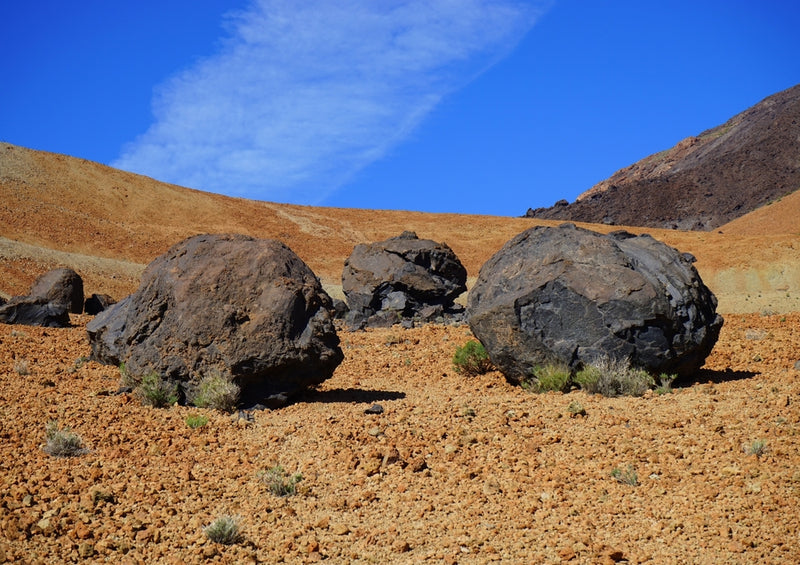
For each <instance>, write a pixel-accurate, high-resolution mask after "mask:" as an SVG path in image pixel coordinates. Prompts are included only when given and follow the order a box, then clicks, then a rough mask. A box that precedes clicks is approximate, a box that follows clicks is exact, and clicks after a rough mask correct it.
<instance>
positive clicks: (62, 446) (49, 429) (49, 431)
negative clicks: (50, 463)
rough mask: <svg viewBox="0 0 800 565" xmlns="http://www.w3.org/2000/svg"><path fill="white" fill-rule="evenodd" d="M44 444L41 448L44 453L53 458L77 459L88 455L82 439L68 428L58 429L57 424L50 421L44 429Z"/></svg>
mask: <svg viewBox="0 0 800 565" xmlns="http://www.w3.org/2000/svg"><path fill="white" fill-rule="evenodd" d="M45 439H46V443H45V444H44V446H43V447H42V450H44V452H45V453H47V454H48V455H52V456H53V457H77V456H79V455H84V454H85V453H88V452H89V450H88V449H86V448H85V447H84V445H83V438H81V436H79V435H78V434H76V433H75V432H73V431H72V430H70V429H69V428H63V429H59V427H58V422H57V421H55V420H51V421H50V422H48V423H47V426H46V427H45Z"/></svg>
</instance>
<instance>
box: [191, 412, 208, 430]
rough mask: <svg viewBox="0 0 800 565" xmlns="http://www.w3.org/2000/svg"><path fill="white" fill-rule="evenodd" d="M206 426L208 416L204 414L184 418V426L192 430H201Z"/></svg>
mask: <svg viewBox="0 0 800 565" xmlns="http://www.w3.org/2000/svg"><path fill="white" fill-rule="evenodd" d="M206 424H208V416H206V415H204V414H189V415H188V416H186V425H187V426H189V427H190V428H192V429H193V430H195V429H197V428H202V427H203V426H205V425H206Z"/></svg>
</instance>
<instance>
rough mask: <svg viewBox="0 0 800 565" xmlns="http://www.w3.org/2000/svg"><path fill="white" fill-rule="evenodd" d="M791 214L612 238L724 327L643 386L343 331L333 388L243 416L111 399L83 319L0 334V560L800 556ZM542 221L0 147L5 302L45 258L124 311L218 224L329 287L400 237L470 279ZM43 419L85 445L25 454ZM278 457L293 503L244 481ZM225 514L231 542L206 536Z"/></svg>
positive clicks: (35, 446) (779, 205)
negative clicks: (478, 366) (324, 201)
mask: <svg viewBox="0 0 800 565" xmlns="http://www.w3.org/2000/svg"><path fill="white" fill-rule="evenodd" d="M798 214H800V196H797V195H791V196H790V197H786V198H784V199H782V200H781V201H779V202H775V203H773V204H771V205H770V206H766V207H764V208H761V209H759V210H757V211H756V212H753V213H751V214H748V215H747V216H745V217H743V218H740V219H739V220H736V221H735V222H732V223H731V224H729V225H726V226H723V227H721V228H720V229H719V230H718V231H715V232H713V233H709V232H704V233H692V232H680V231H661V230H654V229H648V230H642V229H639V228H631V229H632V230H634V231H638V232H641V231H648V232H650V233H651V234H653V235H654V236H656V237H658V238H659V239H662V240H664V241H665V242H667V243H669V244H671V245H674V246H676V247H678V248H679V249H681V250H682V251H689V252H691V253H693V254H694V255H696V256H697V258H698V262H697V267H698V270H699V271H700V273H701V275H702V276H703V279H704V280H705V281H706V283H707V284H708V285H709V286H710V287H711V289H712V290H713V291H714V292H715V293H716V294H717V296H718V297H719V299H720V308H719V310H720V311H721V312H722V313H723V314H724V315H725V318H726V323H725V326H724V328H723V330H722V335H721V337H720V341H719V342H718V344H717V346H716V347H715V349H714V351H713V353H712V355H711V357H710V358H709V359H708V362H707V364H706V367H705V369H704V370H703V371H701V372H700V373H699V374H698V375H696V376H695V377H694V378H693V379H691V380H689V381H686V382H683V383H677V384H676V390H675V392H674V393H672V394H663V395H656V394H648V395H647V396H646V397H644V398H613V399H612V398H603V397H599V396H590V395H587V394H585V393H584V392H581V391H573V392H570V393H568V394H554V393H549V394H541V395H537V394H532V393H530V392H526V391H524V390H522V389H520V388H517V387H512V386H510V385H508V384H507V383H506V382H505V380H504V379H503V377H502V375H500V374H499V373H496V372H493V373H490V374H487V375H484V376H480V377H475V378H465V377H463V376H461V375H458V374H457V373H455V372H454V370H453V368H452V366H451V359H452V355H453V352H454V351H455V348H456V347H457V346H459V345H462V344H463V343H464V342H466V341H467V340H469V339H470V338H471V335H470V333H469V330H468V329H467V328H466V327H463V326H462V327H441V326H428V327H425V328H419V329H414V330H401V329H397V328H394V329H388V330H380V331H377V330H376V331H368V332H358V333H348V332H345V331H341V332H340V337H341V339H342V345H343V350H344V352H345V360H344V362H343V363H342V365H341V366H340V367H339V368H338V369H337V370H336V372H335V373H334V375H333V377H332V378H331V379H330V380H328V381H327V382H325V383H324V384H323V385H322V386H320V387H319V389H318V390H316V391H313V392H309V393H308V394H307V395H306V396H305V397H303V398H302V399H300V401H299V402H297V403H294V404H292V405H290V406H288V407H286V408H284V409H281V410H277V411H264V412H257V413H255V414H254V417H253V421H252V422H247V421H239V420H236V419H235V418H234V417H231V416H230V415H227V414H223V413H220V412H214V411H211V410H199V409H195V408H188V407H180V406H173V407H170V408H168V409H153V408H147V407H144V406H142V405H140V404H139V403H138V401H136V400H135V399H133V398H131V397H130V395H127V394H123V395H116V394H113V392H114V391H116V390H117V388H118V386H119V372H118V369H117V368H114V367H106V366H101V365H99V364H96V363H94V362H86V361H84V358H85V357H86V356H88V355H89V345H88V342H87V339H86V332H85V328H84V326H85V323H86V322H87V321H88V319H89V318H88V317H85V316H73V323H74V327H72V328H67V329H42V328H33V327H24V326H7V325H0V450H2V451H1V452H0V563H2V562H4V561H5V562H20V563H69V562H77V561H82V562H83V561H85V562H108V563H199V562H208V563H248V562H262V563H275V562H280V561H284V562H287V563H306V562H315V561H320V560H327V561H328V562H331V563H419V562H430V563H486V562H500V563H559V562H574V563H603V562H613V561H618V562H629V563H776V564H778V563H781V564H782V563H797V562H800V517H799V516H798V514H797V500H798V495H800V455H798V445H800V436H799V435H798V433H799V431H800V408H799V406H800V372H798V370H797V369H796V367H795V364H796V363H797V361H798V359H800V302H799V301H798V300H799V299H800V242H798V227H797V225H798V224H797V220H796V218H797V217H798ZM542 223H545V222H535V221H532V220H528V219H520V218H497V217H489V216H459V215H455V214H422V213H414V212H389V211H368V210H339V209H324V208H309V207H302V206H289V205H281V204H270V203H259V202H252V201H246V200H239V199H231V198H225V197H221V196H215V195H210V194H205V193H202V192H197V191H191V190H188V189H185V188H181V187H175V186H170V185H165V184H162V183H158V182H157V181H154V180H152V179H147V178H145V177H139V176H137V175H130V174H127V173H122V172H120V171H115V170H113V169H109V168H108V167H103V166H102V165H98V164H96V163H90V162H87V161H82V160H79V159H73V158H70V157H65V156H60V155H52V154H47V153H41V152H35V151H30V150H27V149H23V148H19V147H14V146H10V145H6V144H0V291H2V293H3V294H5V295H6V296H8V295H13V294H23V293H25V292H26V291H27V289H28V287H29V285H30V283H31V282H32V281H33V279H34V278H35V277H36V276H38V275H39V274H41V273H42V272H44V271H45V270H46V269H48V268H52V267H55V266H61V265H65V266H70V267H73V268H76V270H78V272H79V273H80V274H81V275H82V276H83V277H84V280H85V282H86V290H87V292H106V293H109V294H112V295H114V296H116V297H121V296H123V295H124V294H127V293H129V292H131V291H132V290H134V289H135V288H136V286H137V284H138V278H139V275H140V273H141V270H142V269H143V267H144V265H145V264H146V263H148V262H149V261H150V260H152V259H153V258H154V257H155V256H157V255H158V254H160V253H161V252H163V251H164V250H166V248H167V247H169V246H170V245H172V244H173V243H175V242H177V241H178V240H180V239H181V238H183V237H186V236H189V235H192V234H194V233H199V232H226V231H227V232H242V233H247V234H250V235H254V236H260V237H274V238H277V239H281V240H282V241H285V242H286V243H287V244H288V245H289V246H290V247H291V248H292V249H294V250H295V251H296V252H297V253H298V254H299V255H300V256H301V257H302V258H303V259H304V260H305V261H306V262H307V263H308V264H309V265H310V266H311V267H312V268H313V269H314V271H315V272H316V273H317V274H318V275H319V276H320V278H321V279H322V280H323V282H324V283H326V286H327V287H328V288H329V289H331V291H332V292H335V291H336V286H337V284H338V281H339V277H340V274H341V269H342V264H343V262H344V259H345V258H346V257H347V255H349V253H350V251H351V250H352V247H353V246H354V245H355V244H357V243H362V242H368V241H375V240H379V239H384V238H386V237H389V236H392V235H397V234H399V233H400V232H402V231H403V230H405V229H411V230H416V231H417V232H418V234H419V235H420V237H426V238H431V239H435V240H437V241H446V242H447V243H448V244H450V246H451V247H452V248H453V249H454V250H455V251H456V253H457V254H458V255H459V257H460V258H461V259H462V261H463V262H464V264H465V266H466V267H467V269H468V272H469V275H470V277H471V279H474V277H476V276H477V273H478V269H479V268H480V266H481V265H482V263H483V262H484V261H485V260H486V259H487V258H488V257H489V256H491V254H492V253H494V252H495V251H496V250H497V249H499V248H500V246H502V244H503V243H504V242H505V241H507V240H508V239H509V238H510V237H512V236H513V235H515V234H516V233H518V232H520V231H522V230H523V229H525V228H527V227H529V226H531V225H535V224H542ZM590 227H593V228H594V229H597V230H601V231H608V230H610V229H615V228H611V227H609V226H590ZM719 232H721V233H719ZM770 313H775V314H771V315H767V314H770ZM374 403H380V404H381V405H383V407H384V409H385V411H384V413H383V414H380V415H370V414H365V413H364V411H365V409H366V408H368V407H369V406H370V405H372V404H374ZM573 403H576V404H580V405H582V407H583V408H584V409H585V411H586V415H585V416H577V417H572V414H571V410H570V405H571V404H573ZM190 414H203V415H206V416H207V417H208V418H209V423H208V424H207V425H206V426H204V427H201V428H199V429H196V430H192V429H190V428H189V427H188V426H187V424H186V417H187V416H188V415H190ZM51 420H58V422H59V424H60V425H62V426H69V427H71V428H72V429H73V430H74V431H75V432H77V433H78V434H80V435H81V436H82V438H83V439H84V440H85V443H86V446H87V447H88V449H89V452H88V453H87V454H85V455H83V456H80V457H77V458H69V459H62V458H55V457H51V456H49V455H47V454H46V453H45V452H44V451H42V449H41V445H42V444H43V443H44V441H45V426H46V424H47V423H48V422H49V421H51ZM758 441H763V442H765V445H766V451H765V452H764V453H763V454H762V455H761V456H760V457H759V456H755V455H748V454H747V452H746V450H747V448H749V447H752V446H753V445H754V442H758ZM278 464H280V465H281V466H283V467H284V468H285V469H286V470H288V471H289V472H292V473H294V472H298V473H301V474H302V475H303V480H302V481H301V482H300V484H299V486H300V489H299V492H298V494H296V495H295V496H292V497H286V498H279V497H276V496H274V495H272V494H270V493H269V491H268V489H267V487H266V485H265V484H264V483H263V482H262V481H261V480H260V479H259V476H260V473H262V472H263V471H265V470H267V469H270V468H272V467H273V466H275V465H278ZM615 469H616V470H619V471H621V472H623V473H627V472H628V471H629V470H630V472H632V473H635V475H636V479H637V484H636V485H629V484H624V483H622V482H618V481H616V480H615V479H614V478H613V477H612V472H613V471H614V470H615ZM222 515H235V516H239V517H240V520H241V525H242V528H243V532H244V539H243V540H242V541H241V542H240V543H238V544H235V545H232V546H221V545H217V544H214V543H212V542H210V541H208V540H207V539H206V537H205V535H204V533H203V527H204V526H205V525H207V524H209V523H210V522H211V521H212V520H213V519H215V518H216V517H218V516H222Z"/></svg>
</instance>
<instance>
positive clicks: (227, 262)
mask: <svg viewBox="0 0 800 565" xmlns="http://www.w3.org/2000/svg"><path fill="white" fill-rule="evenodd" d="M87 331H88V333H89V341H90V343H91V346H92V356H93V358H95V359H97V360H98V361H100V362H103V363H108V364H115V365H116V364H120V363H125V366H126V372H127V373H128V374H129V375H130V377H131V378H132V379H133V381H134V384H135V383H136V382H137V381H138V380H139V379H141V377H142V376H144V375H146V374H148V373H150V372H153V371H155V372H157V373H158V374H160V375H161V376H162V377H163V378H166V379H168V380H170V381H173V382H177V383H178V384H179V385H180V389H181V390H182V391H184V392H185V391H189V390H192V388H193V387H194V386H195V385H197V383H198V382H199V380H200V379H202V378H203V376H204V375H207V374H214V373H216V374H222V375H226V376H228V377H230V378H232V380H233V381H234V382H235V383H236V384H238V385H239V386H240V388H241V401H242V403H244V404H250V403H256V402H260V401H262V400H264V399H266V398H269V397H276V396H287V395H291V394H292V393H295V392H298V391H300V390H302V389H304V388H306V387H309V386H313V385H316V384H319V383H321V382H322V381H324V380H326V379H328V378H329V377H330V376H331V375H332V374H333V371H334V369H335V368H336V367H337V366H338V365H339V363H340V362H341V361H342V359H343V355H342V351H341V349H340V348H339V338H338V336H337V335H336V330H335V328H334V325H333V312H332V302H331V299H330V297H329V296H328V295H327V294H326V293H325V291H324V290H323V289H322V286H321V285H320V282H319V280H318V279H317V277H316V276H315V275H314V273H313V272H312V271H311V269H309V268H308V266H307V265H306V264H305V263H303V261H302V260H301V259H300V258H299V257H298V256H297V255H295V254H294V253H293V252H292V251H291V250H290V249H289V248H288V247H286V246H285V245H283V244H282V243H280V242H278V241H274V240H260V239H253V238H251V237H247V236H243V235H201V236H195V237H192V238H189V239H187V240H185V241H183V242H181V243H179V244H177V245H175V246H173V247H172V248H171V249H170V250H169V251H167V253H165V254H164V255H162V256H161V257H159V258H157V259H156V260H155V261H153V262H152V263H151V264H150V265H149V266H148V267H147V269H146V270H145V272H144V274H143V275H142V281H141V285H140V286H139V289H138V290H137V291H136V292H135V293H134V294H132V295H131V296H129V297H127V298H126V299H124V300H122V301H121V302H119V303H117V304H115V305H113V306H112V307H111V308H110V309H108V310H106V311H104V312H102V313H100V315H98V316H97V317H96V318H95V319H94V320H92V322H90V323H89V324H88V325H87Z"/></svg>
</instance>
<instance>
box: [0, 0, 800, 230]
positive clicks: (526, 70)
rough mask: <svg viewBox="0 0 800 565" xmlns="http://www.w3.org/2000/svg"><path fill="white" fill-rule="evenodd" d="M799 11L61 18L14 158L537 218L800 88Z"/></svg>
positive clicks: (347, 1)
mask: <svg viewBox="0 0 800 565" xmlns="http://www.w3.org/2000/svg"><path fill="white" fill-rule="evenodd" d="M798 29H800V7H798V5H796V3H795V2H788V1H779V0H759V1H755V0H751V1H747V2H745V1H737V0H728V1H701V0H694V1H684V0H675V1H671V2H663V1H654V2H642V1H641V0H639V1H618V2H613V1H600V0H597V1H592V0H581V1H577V0H554V1H541V2H539V1H532V0H531V1H518V0H491V1H484V0H427V1H399V0H337V1H336V2H333V1H332V0H327V1H323V0H259V1H245V0H234V1H220V0H193V1H187V0H170V1H167V2H164V1H161V2H153V1H150V0H140V1H139V2H136V3H130V2H108V1H105V0H84V1H82V2H74V3H73V2H63V0H61V1H52V0H41V1H38V2H27V3H24V2H15V3H11V4H9V5H7V6H4V9H3V15H2V18H0V49H2V53H3V56H2V57H0V77H2V82H1V83H0V84H1V86H0V140H3V141H7V142H9V143H13V144H15V145H21V146H24V147H30V148H33V149H41V150H45V151H52V152H56V153H64V154H67V155H71V156H74V157H80V158H85V159H89V160H92V161H98V162H101V163H105V164H109V165H112V166H115V167H119V168H122V169H125V170H130V171H133V172H137V173H141V174H146V175H148V176H152V177H155V178H157V179H159V180H164V181H168V182H174V183H176V184H181V185H184V186H189V187H192V188H198V189H201V190H207V191H212V192H221V193H224V194H229V195H232V196H241V197H246V198H253V199H258V200H268V201H277V202H292V203H297V204H309V205H322V206H339V207H355V208H376V209H378V208H379V209H405V210H421V211H430V212H458V213H479V214H496V215H509V216H517V215H522V214H524V213H525V211H526V210H527V209H528V208H529V207H538V206H549V205H551V204H553V203H554V202H555V201H556V200H559V199H562V198H565V199H567V200H570V201H571V200H574V199H575V197H576V196H577V195H578V194H580V193H581V192H583V191H585V190H587V189H588V188H590V187H591V186H592V185H593V184H595V183H596V182H599V181H601V180H603V179H605V178H607V177H609V176H610V175H611V174H613V173H614V172H615V171H616V170H618V169H620V168H622V167H625V166H627V165H630V164H631V163H633V162H635V161H637V160H639V159H641V158H643V157H645V156H647V155H650V154H652V153H655V152H658V151H661V150H663V149H667V148H669V147H671V146H672V145H674V144H675V143H677V142H678V141H680V140H681V139H683V138H685V137H688V136H690V135H696V134H698V133H700V132H701V131H703V130H705V129H708V128H710V127H713V126H715V125H718V124H720V123H722V122H724V121H725V120H727V119H728V118H729V117H731V116H733V115H734V114H736V113H738V112H740V111H742V110H744V109H746V108H748V107H749V106H752V105H753V104H755V103H757V102H759V101H760V100H761V99H763V98H765V97H766V96H769V95H770V94H773V93H775V92H778V91H780V90H783V89H786V88H789V87H791V86H793V85H795V84H797V83H800V33H798V31H797V30H798Z"/></svg>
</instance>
